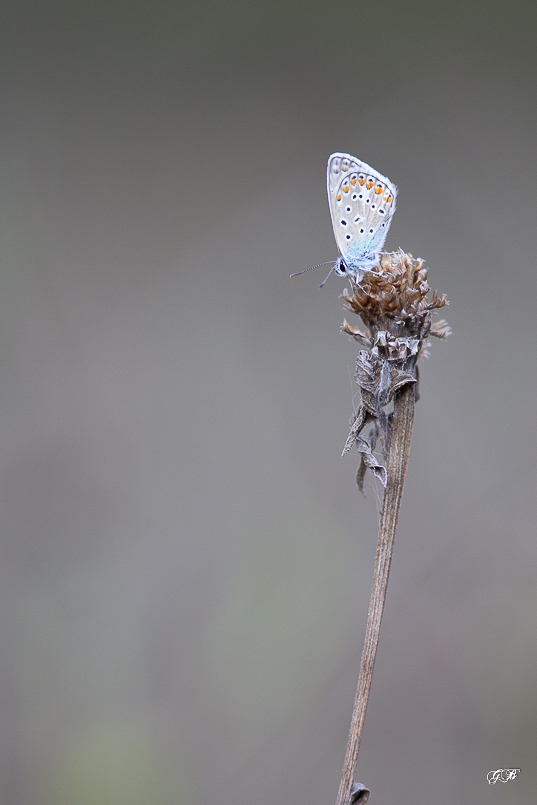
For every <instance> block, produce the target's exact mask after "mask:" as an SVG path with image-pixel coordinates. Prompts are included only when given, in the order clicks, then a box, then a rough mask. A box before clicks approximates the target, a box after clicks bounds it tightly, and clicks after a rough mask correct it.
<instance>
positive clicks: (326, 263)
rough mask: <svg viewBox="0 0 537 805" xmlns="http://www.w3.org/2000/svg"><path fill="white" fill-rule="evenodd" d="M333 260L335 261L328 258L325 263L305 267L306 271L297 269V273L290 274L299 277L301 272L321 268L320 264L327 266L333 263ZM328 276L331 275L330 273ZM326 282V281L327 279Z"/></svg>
mask: <svg viewBox="0 0 537 805" xmlns="http://www.w3.org/2000/svg"><path fill="white" fill-rule="evenodd" d="M332 262H333V261H332V260H326V262H324V263H317V265H316V266H311V268H305V269H304V271H297V272H296V274H290V275H289V276H291V277H299V276H300V275H301V274H305V273H306V271H311V270H312V269H314V268H319V266H327V265H328V264H329V263H332ZM330 273H332V272H330ZM328 276H330V274H329V275H328ZM324 282H326V280H325V281H324ZM324 282H323V285H324Z"/></svg>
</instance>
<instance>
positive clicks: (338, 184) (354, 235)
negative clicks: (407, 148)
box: [326, 153, 397, 273]
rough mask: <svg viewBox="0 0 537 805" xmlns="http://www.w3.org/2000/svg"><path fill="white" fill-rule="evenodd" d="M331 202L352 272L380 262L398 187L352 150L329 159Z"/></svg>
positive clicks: (343, 252) (340, 243)
mask: <svg viewBox="0 0 537 805" xmlns="http://www.w3.org/2000/svg"><path fill="white" fill-rule="evenodd" d="M326 181H327V191H328V203H329V206H330V216H331V218H332V227H333V229H334V236H335V239H336V243H337V245H338V248H339V251H340V252H341V255H342V257H343V259H344V262H345V264H346V266H347V269H348V270H349V271H350V273H356V271H357V270H362V271H363V270H365V269H367V268H369V267H371V266H372V265H374V264H375V263H376V262H377V259H378V258H377V255H378V253H379V252H380V250H381V249H382V247H383V246H384V242H385V240H386V235H387V234H388V229H389V228H390V224H391V220H392V216H393V214H394V212H395V202H396V198H397V188H396V186H395V185H394V184H392V182H390V180H389V179H388V178H386V176H382V174H380V173H379V172H378V171H376V170H374V168H371V167H370V166H369V165H367V164H366V163H365V162H362V161H361V160H360V159H356V157H353V156H351V155H350V154H340V153H336V154H332V156H331V157H330V158H329V160H328V167H327V174H326Z"/></svg>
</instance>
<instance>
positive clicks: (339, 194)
mask: <svg viewBox="0 0 537 805" xmlns="http://www.w3.org/2000/svg"><path fill="white" fill-rule="evenodd" d="M336 198H337V200H338V201H341V193H338V194H337V196H336Z"/></svg>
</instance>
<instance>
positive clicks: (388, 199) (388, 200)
mask: <svg viewBox="0 0 537 805" xmlns="http://www.w3.org/2000/svg"><path fill="white" fill-rule="evenodd" d="M391 200H392V197H391V196H384V201H387V202H388V204H389V203H390V201H391Z"/></svg>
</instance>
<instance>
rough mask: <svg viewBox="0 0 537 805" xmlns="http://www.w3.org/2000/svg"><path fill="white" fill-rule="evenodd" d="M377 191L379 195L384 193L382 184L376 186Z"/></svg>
mask: <svg viewBox="0 0 537 805" xmlns="http://www.w3.org/2000/svg"><path fill="white" fill-rule="evenodd" d="M375 193H376V194H377V196H378V194H379V193H382V187H381V186H380V185H378V186H377V187H375Z"/></svg>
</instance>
